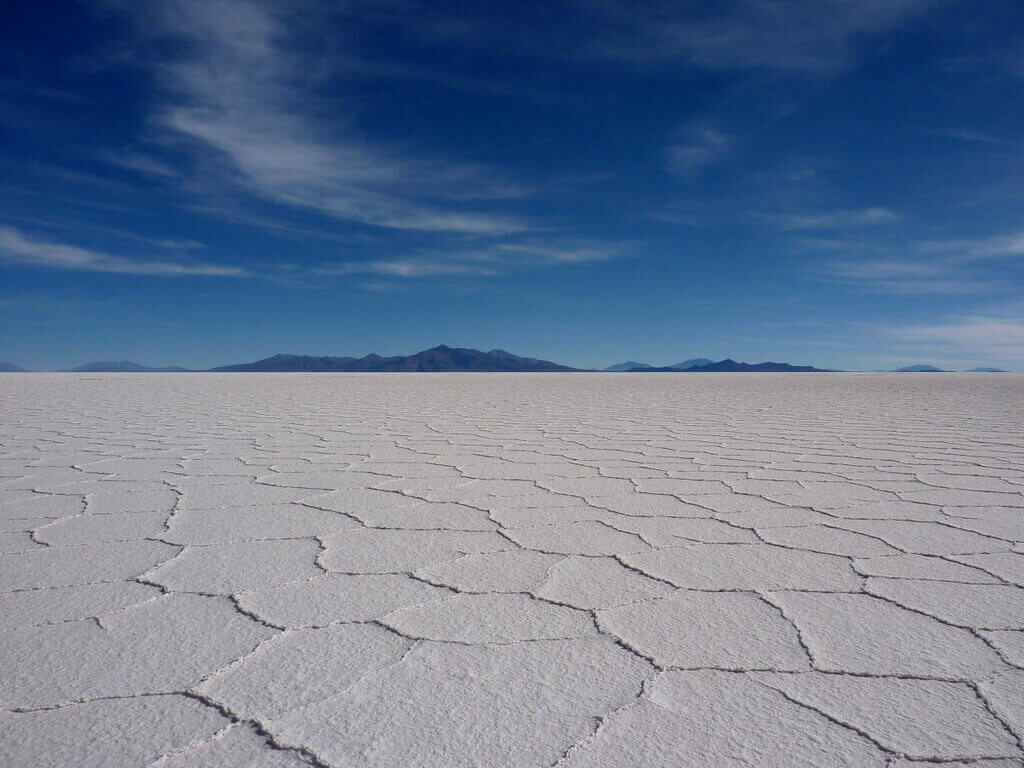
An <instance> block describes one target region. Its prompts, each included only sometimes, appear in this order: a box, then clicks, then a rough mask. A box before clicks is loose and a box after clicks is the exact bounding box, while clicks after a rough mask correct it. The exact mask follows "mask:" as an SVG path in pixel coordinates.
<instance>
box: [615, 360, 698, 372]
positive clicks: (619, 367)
mask: <svg viewBox="0 0 1024 768" xmlns="http://www.w3.org/2000/svg"><path fill="white" fill-rule="evenodd" d="M713 362H714V360H711V359H709V358H707V357H695V358H693V359H691V360H683V361H682V362H681V363H674V364H673V365H666V366H663V367H660V368H658V370H666V369H674V370H677V371H685V370H687V369H689V368H694V367H695V366H698V365H711V364H712V363H713ZM655 367H656V366H653V365H648V364H647V363H637V362H634V361H632V360H627V361H626V362H624V363H616V364H615V365H609V366H608V367H607V368H604V369H603V370H604V371H606V372H608V373H617V372H621V371H640V370H648V369H650V370H654V369H655Z"/></svg>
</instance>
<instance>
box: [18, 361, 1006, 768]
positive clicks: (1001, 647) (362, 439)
mask: <svg viewBox="0 0 1024 768" xmlns="http://www.w3.org/2000/svg"><path fill="white" fill-rule="evenodd" d="M1022 414H1024V376H1022V375H1015V374H997V375H988V374H981V375H978V374H974V375H970V374H966V375H965V374H909V375H906V374H905V375H888V374H764V375H755V374H738V375H737V374H689V375H687V374H639V375H638V374H541V375H534V374H483V375H480V374H475V375H474V374H448V375H445V374H437V375H435V374H411V375H407V374H382V375H376V374H366V375H361V374H354V375H348V374H341V375H328V374H313V375H293V374H266V375H262V374H223V375H219V374H192V375H189V374H182V375H177V374H174V375H170V374H168V375H163V374H159V375H158V374H150V375H146V374H142V375H117V374H111V375H71V374H63V375H62V374H55V375H46V374H40V375H34V374H15V375H5V376H2V377H0V552H2V553H3V554H0V709H2V710H3V711H2V712H0V765H3V766H33V767H34V766H94V765H105V766H129V765H156V766H165V767H167V768H171V767H173V768H182V767H185V766H187V767H189V768H194V767H196V766H247V767H248V766H256V767H260V766H299V765H308V764H313V765H325V766H361V765H369V766H399V767H402V768H405V767H408V766H432V767H434V766H436V767H445V768H447V767H448V766H464V765H465V766H469V765H474V766H554V765H558V766H566V768H568V767H569V766H572V767H573V768H576V767H578V766H616V767H621V766H626V767H628V766H699V767H701V768H705V767H707V766H757V767H758V768H764V767H765V766H779V767H780V768H782V767H786V768H788V767H790V766H814V767H815V768H821V767H822V766H855V767H857V768H863V767H870V766H879V768H881V767H883V766H891V767H892V768H910V767H911V766H914V765H921V764H932V763H942V764H943V765H945V766H963V765H966V764H970V765H972V766H978V768H1004V767H1005V766H1020V765H1022V761H1021V758H1022V754H1024V752H1022V740H1024V544H1022V542H1024V495H1022V494H1024V423H1022Z"/></svg>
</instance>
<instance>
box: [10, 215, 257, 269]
mask: <svg viewBox="0 0 1024 768" xmlns="http://www.w3.org/2000/svg"><path fill="white" fill-rule="evenodd" d="M0 260H2V261H5V262H8V263H12V264H22V265H26V266H34V267H50V268H53V269H71V270H80V271H87V272H113V273H120V274H126V275H150V276H153V277H184V276H189V275H191V276H207V277H239V276H243V275H246V274H248V272H246V270H244V269H240V268H238V267H226V266H219V265H216V264H202V263H195V262H191V263H179V262H173V261H166V260H137V259H128V258H125V257H123V256H117V255H114V254H109V253H103V252H101V251H93V250H89V249H86V248H80V247H78V246H75V245H67V244H64V243H57V242H53V241H50V240H44V239H39V238H35V237H31V236H28V235H25V234H24V233H22V232H21V231H19V230H17V229H14V228H12V227H0Z"/></svg>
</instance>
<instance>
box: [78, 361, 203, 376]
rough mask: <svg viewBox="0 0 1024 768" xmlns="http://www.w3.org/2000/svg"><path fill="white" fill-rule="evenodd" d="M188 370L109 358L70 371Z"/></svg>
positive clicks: (135, 371) (172, 371)
mask: <svg viewBox="0 0 1024 768" xmlns="http://www.w3.org/2000/svg"><path fill="white" fill-rule="evenodd" d="M188 370H189V369H188V368H182V367H180V366H177V365H169V366H165V367H163V368H152V367H150V366H148V365H139V364H138V363H133V362H132V361H131V360H116V361H112V360H107V361H103V362H98V363H85V364H84V365H79V366H77V367H75V368H71V369H70V370H69V371H68V373H184V372H186V371H188Z"/></svg>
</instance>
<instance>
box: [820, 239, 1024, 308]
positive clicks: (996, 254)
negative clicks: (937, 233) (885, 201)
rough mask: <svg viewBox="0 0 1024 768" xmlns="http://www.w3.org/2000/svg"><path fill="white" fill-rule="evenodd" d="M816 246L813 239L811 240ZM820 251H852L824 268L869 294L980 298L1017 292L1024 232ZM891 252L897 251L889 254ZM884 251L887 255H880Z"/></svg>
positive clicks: (830, 246) (842, 244) (835, 244)
mask: <svg viewBox="0 0 1024 768" xmlns="http://www.w3.org/2000/svg"><path fill="white" fill-rule="evenodd" d="M811 243H813V241H811ZM815 247H816V249H818V250H829V251H832V252H843V251H854V252H857V254H858V255H857V256H853V255H851V256H847V257H845V258H832V259H830V260H829V261H828V262H826V263H825V265H824V266H823V267H822V270H821V274H822V276H823V277H825V278H826V279H828V280H831V281H839V282H845V283H848V284H850V285H851V286H856V287H859V288H863V289H865V290H871V291H878V292H884V293H897V294H980V293H986V292H988V293H994V294H999V293H1007V292H1009V291H1012V290H1013V287H1012V285H1011V283H1010V282H1008V281H1007V280H1006V274H1005V268H1006V264H1007V262H1008V261H1010V262H1012V261H1013V260H1015V259H1017V258H1019V257H1021V256H1024V232H1020V233H1011V234H1008V235H995V236H992V237H988V238H979V239H974V240H941V241H938V240H927V241H916V242H911V243H907V244H905V245H902V246H901V247H900V248H899V249H890V248H886V247H884V246H880V245H865V244H863V243H851V242H848V241H844V240H830V241H827V242H825V243H824V244H820V243H819V244H817V245H816V246H815ZM887 251H890V252H891V251H896V253H895V254H893V255H889V254H888V253H886V252H887ZM879 252H882V253H883V254H885V255H877V254H878V253H879Z"/></svg>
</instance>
